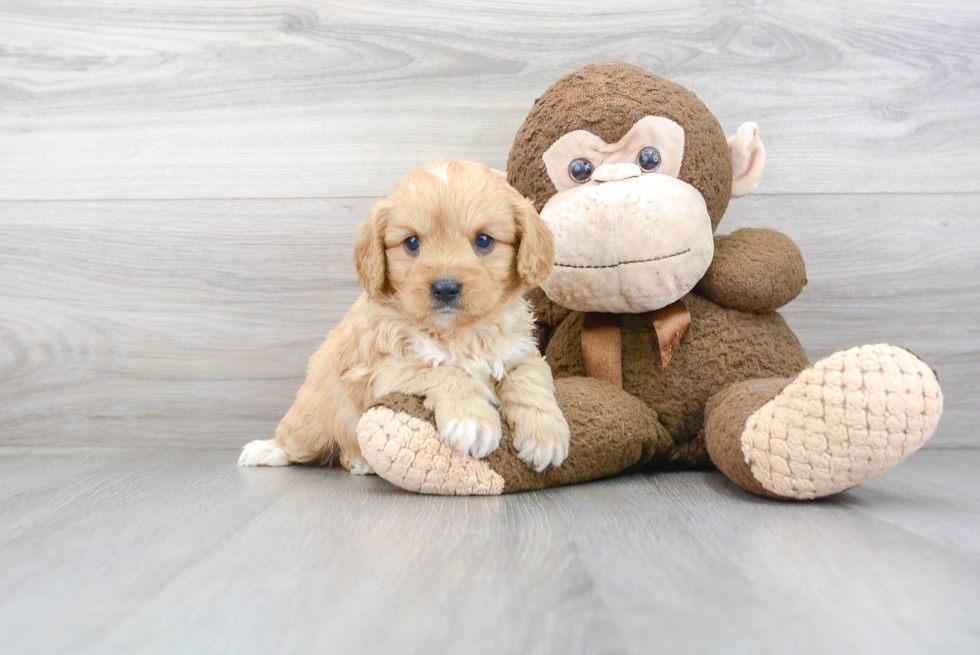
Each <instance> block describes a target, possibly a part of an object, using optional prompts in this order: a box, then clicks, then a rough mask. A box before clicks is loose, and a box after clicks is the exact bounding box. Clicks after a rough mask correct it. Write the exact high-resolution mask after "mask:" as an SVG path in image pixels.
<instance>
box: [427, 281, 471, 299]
mask: <svg viewBox="0 0 980 655" xmlns="http://www.w3.org/2000/svg"><path fill="white" fill-rule="evenodd" d="M462 288H463V287H462V285H460V283H459V280H452V279H443V280H436V281H435V282H433V283H432V286H431V287H430V288H429V292H430V293H431V294H432V297H433V298H434V299H435V300H436V302H438V303H439V304H441V305H448V304H450V303H453V302H456V301H457V300H459V293H460V291H461V290H462Z"/></svg>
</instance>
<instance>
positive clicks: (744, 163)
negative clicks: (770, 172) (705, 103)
mask: <svg viewBox="0 0 980 655" xmlns="http://www.w3.org/2000/svg"><path fill="white" fill-rule="evenodd" d="M728 152H729V154H730V155H731V157H732V198H740V197H742V196H747V195H749V194H750V193H753V192H755V190H756V188H758V186H759V180H761V179H762V169H763V168H765V166H766V148H765V146H763V145H762V139H760V138H759V126H758V125H756V124H755V123H744V124H743V125H742V126H741V127H740V128H738V131H737V132H735V134H733V135H732V136H730V137H728Z"/></svg>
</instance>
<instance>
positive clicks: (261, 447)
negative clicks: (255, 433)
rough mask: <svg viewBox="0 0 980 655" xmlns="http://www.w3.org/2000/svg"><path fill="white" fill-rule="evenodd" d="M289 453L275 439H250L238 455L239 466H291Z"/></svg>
mask: <svg viewBox="0 0 980 655" xmlns="http://www.w3.org/2000/svg"><path fill="white" fill-rule="evenodd" d="M290 464H292V462H290V461H289V455H287V454H286V451H285V450H283V449H282V446H280V445H279V444H277V443H276V440H275V439H266V440H265V441H263V440H261V439H256V440H255V441H249V442H248V443H247V444H245V447H244V448H242V454H241V455H239V456H238V465H239V466H289V465H290Z"/></svg>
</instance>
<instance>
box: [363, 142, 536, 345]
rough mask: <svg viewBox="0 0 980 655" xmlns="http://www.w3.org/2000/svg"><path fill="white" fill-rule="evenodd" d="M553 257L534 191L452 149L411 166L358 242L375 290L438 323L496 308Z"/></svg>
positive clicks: (458, 323)
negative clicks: (456, 156)
mask: <svg viewBox="0 0 980 655" xmlns="http://www.w3.org/2000/svg"><path fill="white" fill-rule="evenodd" d="M553 260H554V245H553V243H552V238H551V232H550V229H549V228H548V226H547V225H546V224H545V223H544V221H542V220H541V219H540V218H539V217H538V213H537V212H536V211H535V210H534V206H533V205H532V204H531V203H530V202H529V201H528V200H526V199H525V198H524V197H523V196H521V195H520V194H519V193H518V192H517V191H515V190H514V189H513V188H512V187H511V186H510V185H509V184H507V181H506V180H505V179H504V178H503V176H502V175H501V174H500V173H498V172H495V171H493V170H492V169H490V168H488V167H487V166H484V165H482V164H475V163H472V162H465V161H457V160H449V159H439V160H437V161H434V162H431V163H429V164H426V165H425V166H422V167H421V168H419V169H416V170H414V171H412V172H411V173H409V174H408V175H407V176H405V177H404V178H403V179H402V180H401V181H400V182H399V183H398V186H397V187H395V190H394V191H393V192H392V193H391V195H390V196H388V197H387V198H385V199H383V200H381V201H379V202H378V203H377V204H376V205H375V206H374V207H373V208H372V209H371V212H370V214H369V215H368V218H367V220H366V221H364V224H363V225H362V226H361V234H360V236H359V237H358V239H357V244H356V245H355V247H354V263H355V264H356V265H357V278H358V281H359V282H360V283H361V286H363V287H364V288H365V290H367V292H368V294H369V295H370V296H371V297H372V298H373V299H376V300H380V299H383V298H392V299H394V300H396V301H397V302H399V304H400V305H401V306H402V307H403V308H404V310H405V311H406V313H408V314H409V316H411V317H412V318H413V319H414V320H415V321H416V322H418V323H420V324H424V325H426V326H427V327H428V328H429V329H432V330H436V331H441V330H447V329H451V328H454V327H464V326H468V325H472V324H475V323H479V322H481V321H483V320H486V319H489V318H492V317H493V316H494V315H495V314H496V313H497V312H498V311H499V310H500V308H501V306H502V305H503V304H504V302H505V301H507V300H509V299H510V298H512V297H513V296H514V295H516V294H519V293H521V292H522V291H523V290H524V289H525V288H527V287H529V286H536V285H537V284H539V283H541V282H542V281H543V280H544V279H545V278H546V277H548V274H549V273H550V272H551V264H552V261H553Z"/></svg>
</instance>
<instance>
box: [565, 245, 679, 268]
mask: <svg viewBox="0 0 980 655" xmlns="http://www.w3.org/2000/svg"><path fill="white" fill-rule="evenodd" d="M689 252H691V249H690V248H688V249H687V250H681V251H678V252H674V253H671V254H669V255H661V256H659V257H651V258H650V259H634V260H632V261H628V262H619V263H618V264H606V265H605V266H576V265H575V264H559V263H558V262H555V266H558V267H561V268H616V267H617V266H626V265H627V264H646V263H647V262H659V261H660V260H661V259H670V258H671V257H679V256H680V255H686V254H687V253H689Z"/></svg>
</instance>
